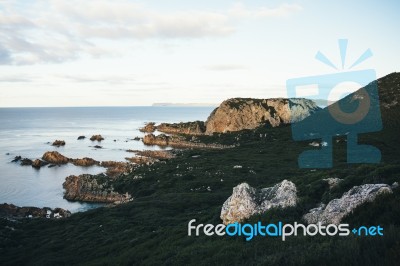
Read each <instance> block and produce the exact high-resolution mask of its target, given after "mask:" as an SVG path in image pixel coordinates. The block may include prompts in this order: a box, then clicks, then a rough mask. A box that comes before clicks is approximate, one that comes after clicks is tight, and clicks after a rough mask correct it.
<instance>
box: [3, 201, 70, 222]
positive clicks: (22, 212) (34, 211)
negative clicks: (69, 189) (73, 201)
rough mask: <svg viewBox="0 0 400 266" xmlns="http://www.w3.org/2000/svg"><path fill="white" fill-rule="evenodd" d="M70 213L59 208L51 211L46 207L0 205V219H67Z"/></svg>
mask: <svg viewBox="0 0 400 266" xmlns="http://www.w3.org/2000/svg"><path fill="white" fill-rule="evenodd" d="M69 216H71V212H70V211H68V210H64V209H61V208H55V209H51V208H48V207H44V208H37V207H18V206H15V205H13V204H7V203H4V204H0V217H2V218H12V219H20V218H56V219H57V218H67V217H69Z"/></svg>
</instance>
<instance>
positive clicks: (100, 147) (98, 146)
mask: <svg viewBox="0 0 400 266" xmlns="http://www.w3.org/2000/svg"><path fill="white" fill-rule="evenodd" d="M93 147H94V148H96V149H103V146H100V145H96V146H93Z"/></svg>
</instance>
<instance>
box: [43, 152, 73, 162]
mask: <svg viewBox="0 0 400 266" xmlns="http://www.w3.org/2000/svg"><path fill="white" fill-rule="evenodd" d="M42 159H43V160H45V161H46V162H48V163H52V164H67V163H68V162H69V160H70V159H69V158H68V157H65V156H64V155H62V154H60V153H59V152H57V151H48V152H45V153H44V154H43V156H42Z"/></svg>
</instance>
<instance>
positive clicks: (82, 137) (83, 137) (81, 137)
mask: <svg viewBox="0 0 400 266" xmlns="http://www.w3.org/2000/svg"><path fill="white" fill-rule="evenodd" d="M85 138H86V137H85V136H79V137H78V140H81V139H85Z"/></svg>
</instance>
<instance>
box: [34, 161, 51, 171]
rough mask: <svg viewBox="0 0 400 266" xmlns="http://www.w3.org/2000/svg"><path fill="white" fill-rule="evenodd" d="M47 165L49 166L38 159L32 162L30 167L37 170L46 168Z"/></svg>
mask: <svg viewBox="0 0 400 266" xmlns="http://www.w3.org/2000/svg"><path fill="white" fill-rule="evenodd" d="M48 164H49V163H48V162H44V161H42V160H40V159H36V160H34V161H33V162H32V167H33V168H36V169H39V168H40V167H42V166H46V165H48Z"/></svg>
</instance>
